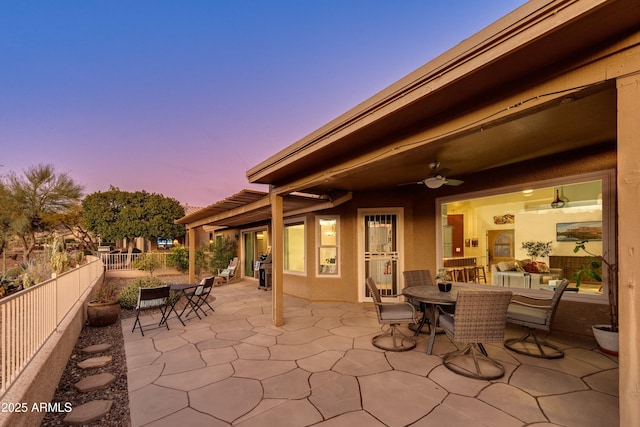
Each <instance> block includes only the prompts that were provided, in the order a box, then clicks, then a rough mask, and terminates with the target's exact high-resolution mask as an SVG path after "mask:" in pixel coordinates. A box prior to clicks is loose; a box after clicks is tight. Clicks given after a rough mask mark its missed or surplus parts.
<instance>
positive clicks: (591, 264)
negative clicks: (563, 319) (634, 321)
mask: <svg viewBox="0 0 640 427" xmlns="http://www.w3.org/2000/svg"><path fill="white" fill-rule="evenodd" d="M587 243H589V241H588V240H583V241H580V242H576V246H575V247H574V248H573V252H574V253H578V252H580V251H583V252H585V253H586V254H587V256H586V257H585V258H586V259H587V263H586V264H583V265H581V266H580V267H579V268H578V270H577V271H576V273H575V274H574V276H575V275H576V274H578V273H580V277H582V276H587V277H590V278H593V279H595V280H597V281H600V282H601V281H602V276H601V271H602V268H603V267H605V268H606V269H607V278H608V280H609V284H608V285H609V286H607V295H608V298H609V321H610V325H609V327H610V330H611V332H618V264H616V263H613V262H610V261H609V260H607V259H606V258H605V256H603V255H596V254H594V253H592V252H590V251H589V250H588V249H587ZM605 255H606V254H605ZM577 280H578V279H577V278H576V281H577ZM580 280H581V279H580Z"/></svg>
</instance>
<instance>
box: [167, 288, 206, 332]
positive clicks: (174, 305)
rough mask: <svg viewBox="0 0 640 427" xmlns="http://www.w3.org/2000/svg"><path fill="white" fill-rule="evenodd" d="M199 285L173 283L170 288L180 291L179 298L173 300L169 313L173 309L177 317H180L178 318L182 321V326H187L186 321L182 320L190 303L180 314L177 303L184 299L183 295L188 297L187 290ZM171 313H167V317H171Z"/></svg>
mask: <svg viewBox="0 0 640 427" xmlns="http://www.w3.org/2000/svg"><path fill="white" fill-rule="evenodd" d="M197 286H199V284H198V283H195V284H194V283H178V284H175V285H171V286H170V289H171V290H172V291H175V292H177V293H178V298H176V299H175V301H173V303H171V306H170V308H169V315H170V314H171V312H172V311H173V312H174V313H175V314H176V317H177V318H178V320H179V321H180V323H182V326H186V325H185V323H184V321H183V320H182V315H183V314H184V311H185V310H186V309H187V308H188V307H189V305H188V304H187V305H185V307H184V308H183V309H182V311H181V312H180V314H178V312H177V311H176V305H177V304H178V301H180V300H181V299H182V297H183V296H184V297H186V296H187V291H188V290H190V289H193V288H195V287H197ZM169 315H167V318H168V317H169Z"/></svg>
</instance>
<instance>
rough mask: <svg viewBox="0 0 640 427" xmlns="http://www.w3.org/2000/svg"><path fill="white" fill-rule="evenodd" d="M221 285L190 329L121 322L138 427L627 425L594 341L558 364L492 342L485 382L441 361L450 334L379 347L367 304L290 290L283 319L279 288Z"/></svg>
mask: <svg viewBox="0 0 640 427" xmlns="http://www.w3.org/2000/svg"><path fill="white" fill-rule="evenodd" d="M215 293H216V297H217V300H216V302H215V304H214V308H215V309H216V310H215V312H213V313H211V314H210V315H209V316H207V317H204V318H203V319H202V320H198V319H197V318H194V319H190V320H189V321H188V322H187V326H185V327H183V326H182V325H181V324H179V322H177V320H175V319H171V320H170V327H171V330H170V331H166V330H162V329H158V330H150V331H149V333H147V332H145V336H144V337H142V336H141V334H140V333H139V331H137V333H133V334H132V333H130V329H131V326H132V322H127V321H128V320H129V319H125V321H123V322H122V323H123V332H124V336H125V351H126V354H127V368H128V382H129V400H130V410H131V420H132V426H131V427H142V426H144V427H165V426H174V425H184V426H187V425H188V426H196V427H197V426H213V427H218V426H220V427H221V426H229V425H234V426H244V427H261V426H264V427H271V426H275V425H277V426H284V427H287V426H291V427H302V426H310V425H313V426H322V427H351V426H356V425H357V426H360V425H362V426H365V425H366V426H372V427H377V426H383V425H388V426H400V425H412V426H413V427H426V426H433V425H438V426H453V425H456V426H457V425H465V426H471V427H486V426H489V425H500V426H507V427H508V426H522V425H540V426H542V425H549V426H550V425H565V426H568V427H573V426H576V427H578V426H580V427H583V426H586V427H590V426H600V425H603V424H601V423H602V421H603V420H606V422H607V425H618V397H617V396H618V363H617V359H616V358H613V357H611V356H606V355H603V354H602V353H600V352H598V351H596V350H595V348H596V346H595V342H593V341H584V340H579V339H577V340H576V339H573V340H571V341H567V342H560V341H561V340H559V339H556V340H555V342H557V343H558V344H561V345H562V348H564V349H565V358H564V359H559V360H544V359H536V358H532V357H527V356H522V355H517V354H515V353H512V352H510V351H508V350H506V349H504V348H503V346H502V345H500V344H491V345H487V346H486V347H487V351H488V352H489V354H490V355H491V356H492V357H494V358H496V359H497V360H499V361H501V363H503V365H504V366H505V371H506V375H505V376H504V377H503V378H500V379H498V380H495V381H481V380H474V379H470V378H466V377H462V376H460V375H456V374H454V373H453V372H451V371H449V370H448V369H446V368H445V367H444V366H443V365H442V356H443V355H444V354H445V353H447V352H449V351H453V350H455V349H456V348H457V346H456V344H454V343H452V342H451V341H449V339H448V338H447V337H446V336H445V335H443V334H441V335H438V336H437V337H436V342H435V346H434V354H433V355H427V354H426V353H425V351H426V344H427V338H428V335H427V334H421V335H420V336H419V337H418V343H417V346H416V348H415V349H414V350H412V351H408V352H401V353H393V352H385V351H382V350H380V349H377V348H375V347H374V346H373V345H371V337H372V336H374V335H376V334H377V333H379V331H380V325H379V324H378V322H377V318H376V314H375V311H374V309H373V307H372V306H369V305H364V304H349V303H310V302H308V301H304V300H301V299H297V298H293V297H289V296H285V304H284V305H285V324H284V325H283V326H282V327H276V326H274V325H273V324H272V321H271V292H270V291H269V292H265V291H262V290H258V289H257V285H256V284H255V283H248V282H242V281H241V282H237V283H234V284H230V285H225V286H223V287H220V288H216V290H215ZM519 333H521V330H520V328H517V327H513V328H511V330H509V331H508V334H507V335H509V334H511V335H517V334H519ZM568 407H569V408H571V410H570V411H567V408H568Z"/></svg>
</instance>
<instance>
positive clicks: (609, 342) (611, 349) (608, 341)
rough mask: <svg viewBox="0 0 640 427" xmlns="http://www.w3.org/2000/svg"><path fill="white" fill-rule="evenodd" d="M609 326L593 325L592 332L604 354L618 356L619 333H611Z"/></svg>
mask: <svg viewBox="0 0 640 427" xmlns="http://www.w3.org/2000/svg"><path fill="white" fill-rule="evenodd" d="M610 329H611V328H610V326H609V325H593V326H592V327H591V330H592V331H593V336H594V337H595V338H596V342H597V343H598V346H599V347H600V350H602V352H603V353H607V354H612V355H614V356H617V355H618V333H617V332H611V331H610Z"/></svg>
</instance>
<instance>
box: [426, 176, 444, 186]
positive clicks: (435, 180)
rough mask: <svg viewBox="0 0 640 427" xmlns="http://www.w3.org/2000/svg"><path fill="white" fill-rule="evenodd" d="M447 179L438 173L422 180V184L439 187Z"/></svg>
mask: <svg viewBox="0 0 640 427" xmlns="http://www.w3.org/2000/svg"><path fill="white" fill-rule="evenodd" d="M446 181H447V180H446V179H445V178H443V177H441V176H440V175H438V176H432V177H431V178H427V179H425V180H424V185H426V186H427V187H429V188H440V187H442V186H443V185H444V183H445V182H446Z"/></svg>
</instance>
